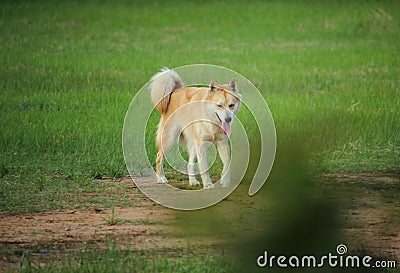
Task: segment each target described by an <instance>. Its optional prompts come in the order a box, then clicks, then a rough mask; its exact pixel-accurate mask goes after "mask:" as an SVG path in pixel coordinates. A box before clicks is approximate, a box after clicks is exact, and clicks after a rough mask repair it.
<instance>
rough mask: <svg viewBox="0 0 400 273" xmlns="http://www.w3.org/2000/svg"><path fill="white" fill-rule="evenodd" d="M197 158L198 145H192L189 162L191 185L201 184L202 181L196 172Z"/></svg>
mask: <svg viewBox="0 0 400 273" xmlns="http://www.w3.org/2000/svg"><path fill="white" fill-rule="evenodd" d="M195 159H196V147H195V146H194V145H192V146H191V147H190V148H189V164H188V175H189V185H190V186H197V185H200V182H199V181H197V179H196V172H195V169H194V167H195V163H194V161H195Z"/></svg>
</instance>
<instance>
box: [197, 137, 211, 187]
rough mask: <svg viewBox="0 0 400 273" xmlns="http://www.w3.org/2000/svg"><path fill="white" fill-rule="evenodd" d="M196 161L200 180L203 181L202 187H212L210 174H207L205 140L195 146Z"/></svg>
mask: <svg viewBox="0 0 400 273" xmlns="http://www.w3.org/2000/svg"><path fill="white" fill-rule="evenodd" d="M196 148H197V162H198V163H199V170H200V175H201V180H202V182H203V188H204V189H212V188H214V184H213V183H212V181H211V178H210V175H209V174H208V164H207V142H203V143H201V144H200V145H198V146H197V147H196Z"/></svg>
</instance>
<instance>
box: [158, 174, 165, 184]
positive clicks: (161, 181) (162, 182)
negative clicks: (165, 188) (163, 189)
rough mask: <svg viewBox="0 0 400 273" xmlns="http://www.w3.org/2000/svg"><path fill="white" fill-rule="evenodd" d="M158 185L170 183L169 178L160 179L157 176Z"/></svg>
mask: <svg viewBox="0 0 400 273" xmlns="http://www.w3.org/2000/svg"><path fill="white" fill-rule="evenodd" d="M157 183H158V184H164V183H168V180H167V178H166V177H165V176H162V177H158V176H157Z"/></svg>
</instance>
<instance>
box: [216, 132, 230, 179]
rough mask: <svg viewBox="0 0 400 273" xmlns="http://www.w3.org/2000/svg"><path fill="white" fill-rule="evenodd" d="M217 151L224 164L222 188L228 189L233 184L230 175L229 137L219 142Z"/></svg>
mask: <svg viewBox="0 0 400 273" xmlns="http://www.w3.org/2000/svg"><path fill="white" fill-rule="evenodd" d="M217 149H218V154H219V157H220V158H221V161H222V164H223V169H222V173H221V180H220V181H219V182H220V183H221V184H222V187H227V186H229V184H230V183H231V174H230V160H231V158H230V147H229V143H228V138H227V137H225V138H224V139H223V140H220V141H218V143H217Z"/></svg>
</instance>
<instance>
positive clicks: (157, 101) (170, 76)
mask: <svg viewBox="0 0 400 273" xmlns="http://www.w3.org/2000/svg"><path fill="white" fill-rule="evenodd" d="M150 87H151V100H152V101H153V103H154V105H155V107H156V108H157V110H158V111H160V113H165V112H167V110H168V105H169V100H170V98H171V94H172V92H173V91H174V90H176V89H179V88H181V87H183V82H182V80H181V77H179V75H178V73H176V72H175V71H174V70H171V69H169V68H166V67H165V68H163V69H161V71H160V72H159V73H157V74H156V75H154V76H153V77H152V78H151V85H150Z"/></svg>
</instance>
